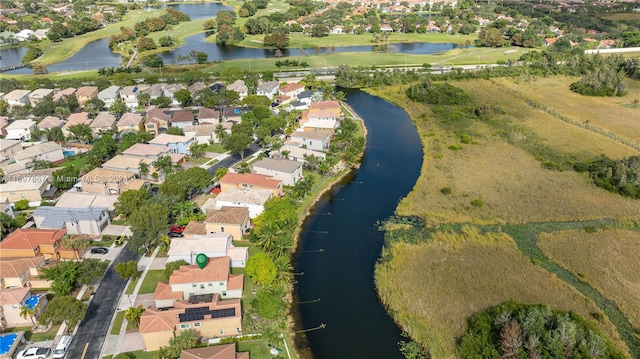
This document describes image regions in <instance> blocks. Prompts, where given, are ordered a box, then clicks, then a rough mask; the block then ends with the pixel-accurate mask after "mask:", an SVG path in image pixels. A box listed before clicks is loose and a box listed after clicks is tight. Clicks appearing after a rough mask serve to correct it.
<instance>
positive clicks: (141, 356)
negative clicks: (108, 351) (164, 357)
mask: <svg viewBox="0 0 640 359" xmlns="http://www.w3.org/2000/svg"><path fill="white" fill-rule="evenodd" d="M157 353H158V352H157V351H154V352H146V351H144V350H138V351H135V352H128V353H127V354H129V356H130V358H131V359H154V357H155V355H156V354H157ZM111 358H113V355H107V356H105V357H102V359H111Z"/></svg>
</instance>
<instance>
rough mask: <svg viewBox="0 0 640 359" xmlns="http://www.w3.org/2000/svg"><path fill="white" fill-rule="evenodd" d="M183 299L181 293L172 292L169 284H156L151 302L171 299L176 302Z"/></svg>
mask: <svg viewBox="0 0 640 359" xmlns="http://www.w3.org/2000/svg"><path fill="white" fill-rule="evenodd" d="M182 298H183V293H182V291H175V292H174V291H173V289H171V286H170V285H169V283H164V282H158V285H157V286H156V290H155V291H154V292H153V300H165V299H173V300H178V299H182Z"/></svg>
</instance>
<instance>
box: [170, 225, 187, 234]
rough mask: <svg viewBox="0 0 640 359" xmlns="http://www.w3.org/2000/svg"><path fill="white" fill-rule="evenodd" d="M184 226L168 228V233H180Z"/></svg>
mask: <svg viewBox="0 0 640 359" xmlns="http://www.w3.org/2000/svg"><path fill="white" fill-rule="evenodd" d="M184 228H185V227H184V226H171V227H170V228H169V232H173V233H182V231H184Z"/></svg>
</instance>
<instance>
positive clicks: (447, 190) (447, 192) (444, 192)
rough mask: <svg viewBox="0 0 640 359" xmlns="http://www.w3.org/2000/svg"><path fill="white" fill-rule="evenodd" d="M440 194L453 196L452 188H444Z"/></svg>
mask: <svg viewBox="0 0 640 359" xmlns="http://www.w3.org/2000/svg"><path fill="white" fill-rule="evenodd" d="M440 193H442V194H444V195H447V194H451V187H442V188H441V189H440Z"/></svg>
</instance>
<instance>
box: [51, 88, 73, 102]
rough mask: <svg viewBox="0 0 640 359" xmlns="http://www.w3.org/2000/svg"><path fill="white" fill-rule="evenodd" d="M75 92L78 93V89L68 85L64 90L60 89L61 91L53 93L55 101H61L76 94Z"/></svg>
mask: <svg viewBox="0 0 640 359" xmlns="http://www.w3.org/2000/svg"><path fill="white" fill-rule="evenodd" d="M75 93H76V89H75V88H73V87H67V88H66V89H64V90H60V91H58V92H56V93H55V94H53V101H60V100H62V99H63V98H64V97H67V96H73V95H75Z"/></svg>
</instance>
